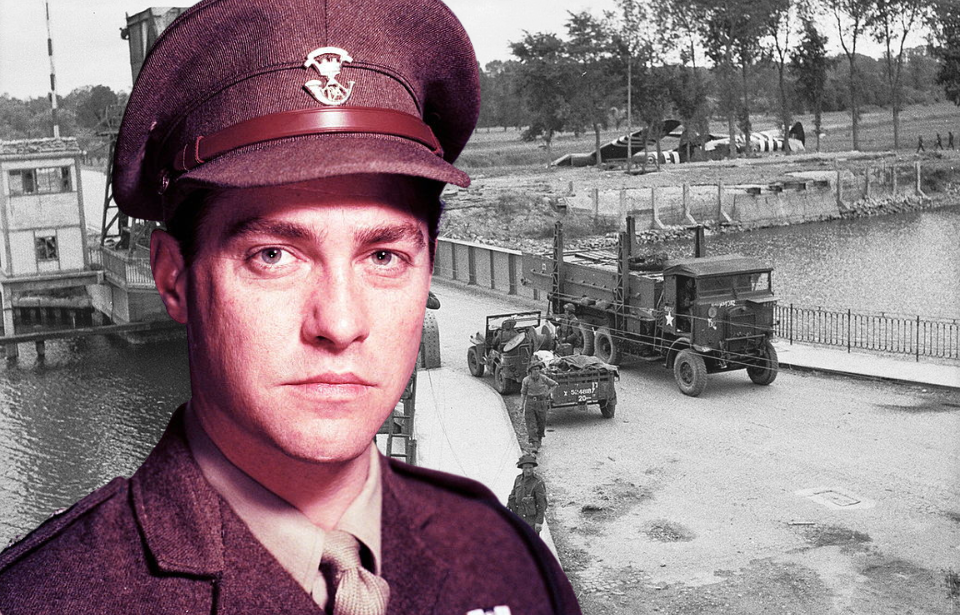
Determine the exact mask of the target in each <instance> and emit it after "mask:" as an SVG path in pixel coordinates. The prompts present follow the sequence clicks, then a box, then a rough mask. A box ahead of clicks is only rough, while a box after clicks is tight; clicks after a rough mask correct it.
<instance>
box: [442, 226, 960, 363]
mask: <svg viewBox="0 0 960 615" xmlns="http://www.w3.org/2000/svg"><path fill="white" fill-rule="evenodd" d="M434 276H435V277H438V278H443V279H447V280H454V281H457V282H463V283H465V284H470V285H475V286H479V287H483V288H486V289H490V290H492V291H494V292H498V293H501V294H504V295H515V296H520V297H525V298H528V299H534V300H539V299H540V298H541V296H540V293H539V292H538V291H536V290H535V289H533V288H531V287H529V286H524V285H523V284H522V279H523V270H522V253H521V252H520V251H518V250H511V249H508V248H499V247H496V246H487V245H483V244H480V243H474V242H469V241H460V240H455V239H446V238H440V241H439V242H438V246H437V255H436V259H435V264H434ZM776 318H777V320H778V323H777V327H776V333H777V336H778V337H779V338H780V339H783V340H786V341H789V342H790V343H793V342H800V343H804V344H816V345H821V346H833V347H836V348H844V349H846V350H847V351H848V352H849V351H852V350H862V351H868V352H878V353H890V354H900V355H907V356H912V357H914V359H915V360H917V361H919V360H920V358H921V357H923V358H934V359H950V360H960V320H957V319H953V320H951V319H934V318H921V317H919V316H903V315H891V314H867V313H860V312H853V311H852V310H836V309H824V308H819V307H817V308H811V307H804V306H797V305H794V304H792V303H791V304H789V305H778V306H777V308H776Z"/></svg>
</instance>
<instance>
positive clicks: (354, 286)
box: [302, 266, 370, 350]
mask: <svg viewBox="0 0 960 615" xmlns="http://www.w3.org/2000/svg"><path fill="white" fill-rule="evenodd" d="M310 283H311V285H312V288H310V289H308V299H307V301H308V304H307V306H306V314H305V317H304V320H303V328H302V331H303V338H304V341H305V342H307V343H308V344H321V345H324V346H327V347H329V348H331V349H335V350H343V349H345V348H347V347H348V346H350V345H351V344H353V343H355V342H359V341H362V340H364V339H366V337H367V335H368V334H369V333H370V326H369V325H370V323H369V318H368V314H369V311H368V307H367V305H366V300H365V299H366V294H365V292H364V288H363V286H362V284H361V283H360V282H359V281H358V280H357V279H356V276H355V275H353V273H352V272H351V270H350V267H349V266H344V267H336V268H331V269H327V270H326V271H324V272H322V273H319V274H318V275H317V276H316V277H315V278H314V279H313V280H311V282H310Z"/></svg>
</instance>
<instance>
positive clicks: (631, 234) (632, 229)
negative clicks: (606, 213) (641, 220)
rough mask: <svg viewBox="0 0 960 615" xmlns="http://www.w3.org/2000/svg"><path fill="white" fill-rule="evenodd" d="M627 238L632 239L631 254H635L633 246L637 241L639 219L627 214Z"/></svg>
mask: <svg viewBox="0 0 960 615" xmlns="http://www.w3.org/2000/svg"><path fill="white" fill-rule="evenodd" d="M627 238H628V239H629V240H630V245H629V247H630V249H629V253H630V256H633V246H634V245H635V244H636V242H637V219H636V218H634V217H633V216H627Z"/></svg>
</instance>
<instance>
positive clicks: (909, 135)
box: [459, 103, 960, 176]
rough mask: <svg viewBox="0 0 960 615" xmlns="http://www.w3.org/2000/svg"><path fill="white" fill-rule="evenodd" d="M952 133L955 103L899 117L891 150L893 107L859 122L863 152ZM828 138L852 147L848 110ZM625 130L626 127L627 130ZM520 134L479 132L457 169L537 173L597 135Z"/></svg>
mask: <svg viewBox="0 0 960 615" xmlns="http://www.w3.org/2000/svg"><path fill="white" fill-rule="evenodd" d="M795 119H796V120H798V121H800V122H803V126H804V129H805V130H806V132H807V143H806V145H807V152H812V151H815V150H816V135H815V134H814V130H813V116H812V115H801V116H797V117H796V118H795ZM752 121H753V125H754V129H755V130H758V131H759V130H773V129H775V128H776V119H775V118H773V117H772V116H755V117H754V118H752ZM710 127H711V130H712V132H713V133H714V134H717V133H720V134H722V133H724V132H725V130H726V123H725V122H723V121H721V120H718V119H715V120H713V121H712V122H711V126H710ZM949 130H952V131H953V132H954V135H955V137H956V140H957V146H958V147H960V107H957V106H955V105H953V104H952V103H937V104H933V105H915V106H911V107H908V108H907V109H905V110H904V111H903V112H902V113H901V118H900V148H899V149H898V150H896V151H894V148H893V118H892V115H891V112H890V110H889V109H877V108H871V109H868V110H867V111H865V112H864V113H863V115H862V116H861V119H860V150H861V151H864V152H889V153H890V154H891V155H900V156H907V155H912V154H914V152H915V151H916V148H917V136H918V135H923V141H924V144H925V146H926V150H927V152H928V153H930V152H933V149H934V143H935V140H936V134H937V132H939V133H941V135H942V137H943V144H944V146H946V145H947V131H949ZM823 131H824V135H823V137H822V138H821V140H820V149H821V151H822V152H827V153H835V152H848V151H850V150H851V149H852V137H851V121H850V114H849V113H845V112H835V113H828V114H826V115H824V118H823ZM622 132H623V133H625V132H626V128H624V129H623V131H622ZM520 134H521V133H520V131H518V130H516V129H514V128H508V129H506V130H504V129H502V128H493V129H486V128H483V129H479V130H478V131H477V132H476V133H474V135H473V138H472V139H471V141H470V143H469V144H468V145H467V148H466V149H465V150H464V152H463V154H462V155H461V157H460V162H459V166H461V167H463V168H464V169H465V170H466V171H468V172H470V173H471V174H477V173H482V174H483V175H486V176H498V175H509V174H515V173H523V172H525V171H526V172H539V171H541V170H542V169H543V168H544V167H545V166H546V165H548V164H549V163H550V161H551V160H554V159H556V158H559V157H560V156H562V155H564V154H568V153H575V152H584V153H587V152H592V151H593V150H594V143H595V141H594V135H593V133H592V132H589V133H585V134H583V135H581V136H579V137H577V136H575V135H574V134H572V133H561V134H559V135H557V136H555V137H554V140H553V143H552V146H551V151H550V153H549V154H548V153H547V150H546V148H545V147H544V145H543V142H542V141H534V142H525V141H523V140H521V138H520ZM620 134H621V132H618V131H615V130H607V131H604V132H603V133H602V135H601V143H606V142H608V141H611V140H613V139H615V138H617V137H618V136H619V135H620Z"/></svg>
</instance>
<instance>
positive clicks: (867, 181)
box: [863, 167, 873, 199]
mask: <svg viewBox="0 0 960 615" xmlns="http://www.w3.org/2000/svg"><path fill="white" fill-rule="evenodd" d="M871 173H873V169H871V168H870V167H867V176H866V179H865V180H864V184H863V198H865V199H869V198H870V174H871Z"/></svg>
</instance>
